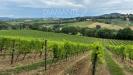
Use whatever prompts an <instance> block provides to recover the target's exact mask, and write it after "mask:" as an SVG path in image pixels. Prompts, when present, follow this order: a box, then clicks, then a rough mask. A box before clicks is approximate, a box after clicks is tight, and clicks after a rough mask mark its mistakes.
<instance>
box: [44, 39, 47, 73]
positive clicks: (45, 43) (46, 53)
mask: <svg viewBox="0 0 133 75" xmlns="http://www.w3.org/2000/svg"><path fill="white" fill-rule="evenodd" d="M44 66H45V71H46V70H47V40H45V65H44Z"/></svg>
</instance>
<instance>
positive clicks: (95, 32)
mask: <svg viewBox="0 0 133 75" xmlns="http://www.w3.org/2000/svg"><path fill="white" fill-rule="evenodd" d="M60 32H63V33H65V34H72V35H76V34H78V33H80V35H82V36H89V37H97V38H106V39H122V40H133V30H131V29H130V28H124V29H121V30H118V31H117V30H110V29H102V28H100V29H97V28H93V29H90V28H79V27H64V28H63V29H62V30H61V31H60Z"/></svg>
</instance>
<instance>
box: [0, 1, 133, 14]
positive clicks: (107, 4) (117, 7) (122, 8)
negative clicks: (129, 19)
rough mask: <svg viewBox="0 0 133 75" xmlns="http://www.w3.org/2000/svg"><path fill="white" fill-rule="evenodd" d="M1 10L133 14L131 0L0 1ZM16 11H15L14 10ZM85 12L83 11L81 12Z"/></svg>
mask: <svg viewBox="0 0 133 75" xmlns="http://www.w3.org/2000/svg"><path fill="white" fill-rule="evenodd" d="M0 3H1V4H0V10H1V9H5V8H8V9H12V8H13V7H14V6H15V7H18V8H20V9H21V8H22V7H26V8H77V9H83V10H86V11H87V13H89V12H96V13H97V14H99V13H110V12H121V13H133V12H132V11H133V8H132V5H133V0H0ZM16 10H17V9H16ZM83 12H85V11H83Z"/></svg>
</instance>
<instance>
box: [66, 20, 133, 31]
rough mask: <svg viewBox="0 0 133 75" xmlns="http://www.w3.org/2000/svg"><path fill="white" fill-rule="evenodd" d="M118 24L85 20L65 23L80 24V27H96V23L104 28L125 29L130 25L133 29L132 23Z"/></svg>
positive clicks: (70, 24)
mask: <svg viewBox="0 0 133 75" xmlns="http://www.w3.org/2000/svg"><path fill="white" fill-rule="evenodd" d="M118 24H119V25H118ZM118 24H116V23H114V24H105V23H100V22H92V21H84V22H75V23H67V24H65V25H69V26H78V27H88V28H95V27H96V25H100V26H101V27H102V28H107V29H115V30H119V29H123V28H125V27H130V28H131V29H133V26H132V25H130V26H127V25H126V23H125V22H124V23H122V22H121V25H120V23H118Z"/></svg>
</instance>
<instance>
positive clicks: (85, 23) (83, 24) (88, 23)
mask: <svg viewBox="0 0 133 75" xmlns="http://www.w3.org/2000/svg"><path fill="white" fill-rule="evenodd" d="M93 23H94V22H92V21H83V22H74V23H66V24H65V25H66V26H78V27H87V26H88V25H91V24H93Z"/></svg>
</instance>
